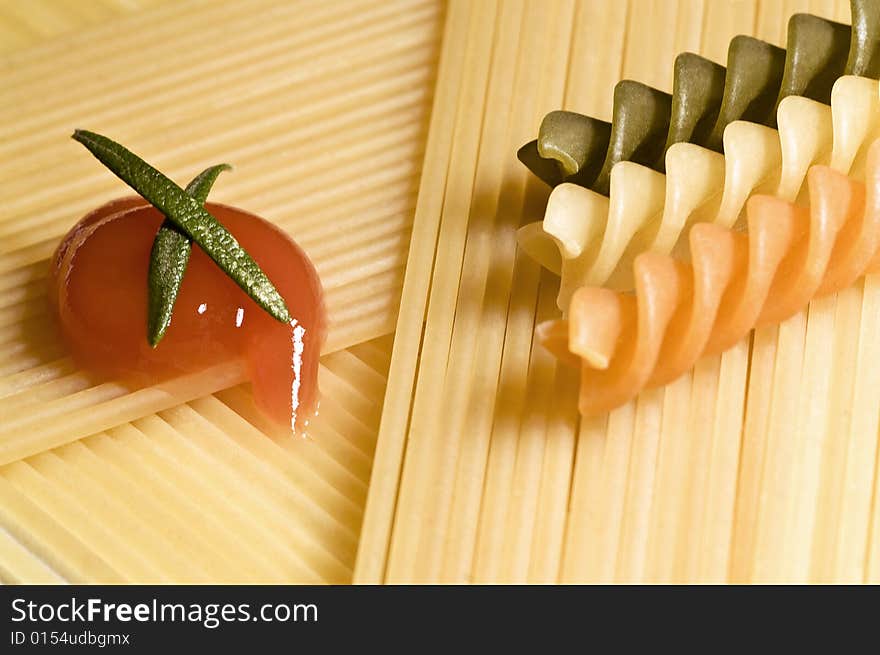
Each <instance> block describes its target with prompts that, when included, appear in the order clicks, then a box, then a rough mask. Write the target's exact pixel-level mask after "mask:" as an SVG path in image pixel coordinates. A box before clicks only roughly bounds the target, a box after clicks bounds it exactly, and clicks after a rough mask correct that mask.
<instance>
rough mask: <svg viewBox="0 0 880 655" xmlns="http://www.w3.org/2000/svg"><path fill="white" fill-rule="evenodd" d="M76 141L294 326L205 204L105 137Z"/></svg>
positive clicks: (83, 136)
mask: <svg viewBox="0 0 880 655" xmlns="http://www.w3.org/2000/svg"><path fill="white" fill-rule="evenodd" d="M73 139H74V140H76V141H79V142H80V143H81V144H83V145H84V146H85V147H86V148H87V149H88V150H89V152H91V153H92V154H93V155H94V156H95V157H96V158H97V159H98V160H99V161H100V162H102V163H103V164H104V165H105V166H107V168H109V169H110V170H111V171H112V172H113V173H114V174H115V175H116V176H117V177H118V178H119V179H121V180H122V181H123V182H125V183H126V184H128V185H129V186H130V187H131V188H132V189H134V190H135V191H137V192H138V193H139V194H140V195H141V196H143V197H144V198H145V199H146V200H147V201H148V202H150V203H151V204H152V205H153V206H154V207H156V209H158V210H159V211H161V212H162V213H163V214H164V215H165V216H166V217H167V218H168V219H169V220H170V221H171V222H172V223H174V225H175V226H176V227H177V228H179V229H180V231H181V232H183V233H184V234H186V235H187V236H188V237H190V238H191V239H192V240H193V241H195V242H196V243H197V244H198V245H199V247H200V248H201V249H202V250H204V251H205V253H206V254H207V255H208V256H209V257H210V258H211V259H213V260H214V261H215V262H216V263H217V265H218V266H219V267H220V268H221V269H222V270H223V271H224V272H225V273H226V274H227V275H228V276H229V277H230V278H232V279H233V280H234V281H235V283H236V284H238V286H240V287H241V288H242V289H243V290H244V291H245V293H247V294H248V295H249V296H250V297H251V298H253V300H254V302H256V303H257V304H258V305H259V306H260V307H262V308H263V309H265V310H266V311H267V312H268V313H269V314H270V315H272V317H273V318H275V319H277V320H279V321H281V322H283V323H289V322H290V320H291V319H290V312H289V311H288V309H287V305H286V304H285V302H284V299H283V298H282V297H281V294H279V293H278V290H277V289H276V288H275V286H274V285H273V284H272V282H271V281H270V280H269V278H268V277H266V274H265V273H264V272H263V270H262V269H261V268H260V267H259V265H257V263H256V262H255V261H254V260H253V258H252V257H251V256H250V255H249V254H248V253H247V252H246V251H245V250H244V248H242V247H241V245H240V244H239V243H238V241H236V239H235V237H234V236H232V234H230V233H229V231H228V230H227V229H226V228H224V227H223V226H222V225H221V224H220V223H219V222H218V221H217V219H216V218H214V217H213V216H211V214H209V213H208V211H207V210H206V209H205V208H204V207H203V206H202V203H201V202H199V201H198V200H196V199H195V198H192V197H190V196H189V195H188V194H187V193H186V191H184V190H183V189H181V188H180V187H179V186H177V185H176V184H175V183H174V182H173V181H171V180H170V179H169V178H168V177H166V176H165V175H163V174H162V173H161V172H159V171H158V170H156V169H155V168H153V167H152V166H150V165H149V164H148V163H146V162H145V161H143V160H142V159H141V158H140V157H138V156H137V155H135V154H134V153H133V152H131V151H129V150H127V149H126V148H124V147H123V146H121V145H119V144H118V143H115V142H114V141H111V140H110V139H108V138H107V137H105V136H101V135H100V134H95V133H94V132H88V131H85V130H76V131H75V132H74V133H73Z"/></svg>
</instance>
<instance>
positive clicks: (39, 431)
mask: <svg viewBox="0 0 880 655" xmlns="http://www.w3.org/2000/svg"><path fill="white" fill-rule="evenodd" d="M370 7H371V5H369V4H366V3H362V2H360V0H354V2H352V3H351V4H349V5H347V6H346V7H339V6H329V5H326V3H324V4H322V3H313V4H311V5H308V7H307V8H308V12H307V16H305V17H304V18H303V17H299V14H298V12H297V11H291V10H290V8H285V7H283V6H279V5H277V4H274V3H268V4H267V5H266V6H265V7H263V10H264V11H262V10H255V8H254V7H250V8H245V7H235V6H234V4H223V5H220V4H217V5H212V6H208V7H202V6H196V7H188V6H179V7H176V8H165V9H162V10H160V11H158V12H157V14H155V15H154V14H151V13H148V14H145V15H138V16H136V17H132V18H131V19H130V20H132V21H133V23H132V24H133V25H136V26H137V29H136V30H134V32H135V34H128V35H126V34H125V32H126V29H125V19H122V20H121V21H120V23H121V26H120V25H116V26H115V27H113V28H112V29H111V28H110V27H101V28H96V29H95V30H93V32H94V33H95V34H94V35H92V34H91V32H90V34H89V35H88V36H83V35H71V36H66V37H64V39H62V40H65V41H67V42H70V43H72V44H76V45H77V47H71V46H70V45H68V47H67V48H66V49H62V48H60V47H59V46H58V45H57V44H54V43H53V44H50V45H47V46H45V47H44V48H42V49H38V50H37V51H36V52H35V53H34V54H30V53H29V55H28V57H24V56H22V62H21V65H20V66H16V67H13V68H12V69H11V71H10V75H9V78H10V79H9V83H8V84H6V85H4V88H3V91H2V94H3V97H4V98H5V99H6V102H4V103H3V106H4V108H5V109H4V110H2V111H3V112H5V114H4V116H5V119H6V120H8V121H9V124H10V125H14V130H13V133H12V134H11V138H10V139H7V140H6V141H4V143H3V144H2V146H0V152H2V155H0V156H2V161H3V165H4V167H5V168H8V173H9V174H8V175H5V176H4V180H3V188H4V194H5V196H6V197H7V198H9V199H10V201H9V202H7V203H5V204H4V206H3V211H2V212H0V271H2V273H3V275H2V276H0V406H2V407H3V410H2V411H3V416H4V421H3V422H2V425H0V462H9V461H12V460H14V459H17V458H20V457H24V456H27V455H29V454H32V453H35V452H39V451H40V450H44V449H47V448H52V447H56V446H58V445H60V444H62V443H65V442H68V441H73V440H75V439H79V438H81V437H84V436H87V435H89V434H93V433H95V432H98V431H101V430H106V429H109V428H111V427H113V426H115V425H117V424H119V423H124V422H128V421H132V420H134V419H137V418H139V417H142V416H146V415H148V414H150V413H153V412H156V411H160V410H164V409H168V408H170V407H172V406H173V405H174V404H176V403H179V402H185V401H189V400H192V399H194V398H198V397H201V396H204V395H207V394H210V393H213V392H215V391H218V390H219V389H223V388H226V387H228V386H231V385H234V384H237V383H239V382H240V381H241V380H242V375H241V371H240V369H239V367H238V366H237V365H235V364H232V365H228V366H227V365H221V366H220V367H219V368H217V369H214V370H210V371H205V372H203V373H201V374H197V375H194V376H190V377H189V378H187V379H184V380H176V381H170V382H168V383H166V384H163V385H159V386H156V387H152V388H148V389H142V390H137V391H135V392H132V390H131V389H128V388H126V387H123V386H122V385H119V384H115V383H113V382H107V383H102V384H98V383H96V381H95V380H93V379H91V378H89V377H88V376H86V375H85V374H84V373H82V372H80V371H77V370H75V369H74V368H73V367H72V366H71V364H70V362H69V360H67V359H65V358H64V354H65V353H64V349H63V346H62V344H61V343H60V340H59V338H58V336H57V334H56V332H55V330H54V328H53V326H52V321H51V319H50V317H49V316H48V303H47V301H46V298H45V290H46V280H45V277H46V271H47V270H48V264H47V263H46V261H45V259H46V258H47V257H48V256H49V255H51V253H52V251H53V250H54V248H55V247H56V246H57V243H58V239H59V238H60V236H61V234H63V232H64V231H65V230H66V229H68V228H69V226H70V225H71V224H72V222H74V221H75V220H76V218H77V217H78V216H80V215H82V214H83V213H85V211H87V210H88V209H89V208H90V207H92V206H94V205H95V204H99V202H100V200H102V199H104V198H107V197H109V196H111V194H117V195H118V194H119V192H120V189H119V186H118V182H115V181H114V180H113V179H112V178H111V177H110V176H108V175H106V173H102V172H101V171H100V170H99V169H95V167H94V166H93V165H90V164H89V162H88V161H87V159H78V160H77V159H75V158H74V160H75V161H76V163H75V166H79V167H81V169H82V173H78V172H77V173H75V174H73V175H71V164H70V162H71V161H74V160H72V159H71V156H70V154H69V153H67V152H66V149H67V148H68V147H69V144H67V139H66V136H67V133H68V132H69V129H70V126H71V125H76V124H80V122H81V121H82V122H86V121H88V122H90V123H91V122H92V121H96V120H98V121H101V122H102V124H105V125H107V128H106V129H107V130H108V131H110V132H113V133H114V135H117V134H123V135H124V134H126V133H128V134H129V137H125V138H132V139H134V140H135V141H137V142H138V143H139V149H140V146H143V149H141V152H142V153H144V155H145V156H146V157H147V158H148V159H155V161H157V163H159V165H161V166H163V167H165V166H167V169H168V170H169V171H170V172H172V174H173V175H174V176H175V177H178V176H179V178H184V177H186V176H187V175H189V174H190V173H191V172H192V171H193V170H194V169H196V168H198V167H199V166H201V165H202V164H203V163H204V162H205V161H219V160H220V159H221V158H222V159H229V160H231V161H233V163H235V164H236V166H237V168H238V171H240V172H238V173H237V174H235V175H230V176H229V177H228V178H227V179H226V180H224V181H223V182H224V183H223V184H221V185H218V189H217V191H216V195H217V197H218V198H220V197H221V196H222V197H223V199H225V200H227V202H230V203H231V204H236V205H238V206H246V207H247V208H248V209H250V210H253V211H256V212H258V213H261V214H262V215H263V216H266V217H267V218H269V219H272V220H274V222H276V223H278V224H279V225H281V226H282V227H283V228H285V229H286V230H288V231H289V232H290V233H291V234H292V235H293V236H294V237H295V238H296V239H297V241H298V242H299V243H300V244H301V245H302V246H303V247H304V248H305V249H306V250H307V252H309V253H310V255H311V256H312V258H313V260H314V261H315V262H316V266H317V268H318V270H319V273H320V274H321V277H322V280H323V283H324V286H325V292H326V302H327V305H328V311H329V314H330V319H331V321H332V329H331V330H330V334H329V338H328V341H327V343H326V347H325V351H324V352H325V353H331V352H336V351H339V350H341V349H345V348H348V347H350V346H352V345H354V344H357V343H361V342H363V341H366V340H369V339H373V338H375V337H377V336H379V335H383V334H387V333H389V332H391V331H392V330H393V328H394V322H395V319H396V312H397V306H398V299H399V295H400V291H401V287H402V284H403V269H404V264H405V257H406V255H405V253H406V248H407V245H408V240H409V236H410V230H411V224H412V210H413V207H414V205H415V195H416V180H417V179H418V175H419V168H420V166H419V159H420V156H421V152H422V138H423V135H424V131H425V129H426V124H425V123H426V116H427V106H426V103H428V102H429V101H430V97H431V91H430V87H431V81H432V79H433V75H434V65H435V64H434V61H433V60H434V57H435V53H436V48H437V41H438V37H439V29H438V28H439V23H440V17H441V9H440V8H439V7H438V6H437V5H436V3H434V2H427V1H424V2H416V3H406V4H401V3H391V4H386V5H382V6H381V7H375V8H373V9H374V10H371V11H367V9H368V8H370ZM261 11H262V13H261ZM267 15H271V16H272V17H273V20H267ZM148 17H149V20H148V19H147V18H148ZM233 19H234V20H236V21H241V22H240V25H241V26H242V28H243V29H242V30H241V31H236V32H235V34H233V35H229V39H228V40H227V46H228V48H225V49H224V53H223V56H216V52H215V51H216V48H217V47H218V45H217V44H218V43H219V42H220V41H221V40H220V39H218V35H219V34H222V33H224V32H225V31H226V30H227V26H226V21H228V20H233ZM291 20H295V21H296V23H297V30H290V29H289V26H290V21H291ZM141 23H143V24H141ZM237 24H238V23H237ZM245 27H247V28H248V29H244V28H245ZM187 30H190V31H191V32H192V39H191V41H192V47H193V49H192V54H193V57H194V58H195V59H194V61H195V62H197V63H196V64H194V65H193V66H191V67H187V68H181V67H179V66H178V63H179V62H178V61H177V59H176V58H175V57H173V56H172V55H171V54H169V53H170V52H171V50H170V49H169V48H168V47H167V46H168V44H170V43H173V42H174V40H175V39H177V38H179V37H180V36H181V34H183V33H185V32H186V31H187ZM224 38H225V37H224ZM123 42H125V43H126V47H125V48H119V56H118V57H116V56H114V57H109V56H106V55H105V54H102V53H106V52H108V51H109V50H108V49H110V48H115V47H117V46H119V45H120V44H121V43H123ZM355 50H356V51H357V53H358V54H357V56H355V55H354V54H346V53H349V52H354V51H355ZM212 53H213V54H212ZM340 53H342V54H340ZM60 56H63V57H65V60H66V61H67V62H68V63H69V64H70V65H69V66H58V57H60ZM292 57H297V58H301V59H298V60H297V66H295V67H293V68H291V66H290V62H291V58H292ZM13 58H14V55H13ZM138 61H141V62H150V66H151V67H152V68H151V70H153V71H154V72H156V75H152V76H150V75H143V74H141V72H139V70H140V69H138V64H137V62H138ZM80 64H81V65H80ZM92 64H94V65H92ZM256 71H259V75H256V74H255V72H256ZM331 73H332V74H331ZM218 74H222V76H223V80H224V82H225V84H226V85H227V87H228V88H229V89H234V90H235V93H232V94H229V95H227V91H226V90H224V89H223V88H222V85H219V84H217V77H216V76H217V75H218ZM135 80H137V83H136V84H134V83H132V84H126V83H125V82H126V81H129V82H134V81H135ZM169 80H180V81H181V82H184V81H187V80H189V81H192V83H189V82H187V83H180V84H172V85H171V86H169V87H168V89H167V90H166V91H164V92H163V93H155V94H153V93H151V92H150V91H151V90H153V89H159V88H164V86H163V85H167V84H169ZM294 96H295V97H296V103H293V102H291V98H292V97H294ZM108 98H112V99H113V100H114V101H113V102H110V101H109V100H108ZM169 103H170V104H169ZM13 106H15V107H18V108H19V111H18V112H10V111H9V109H10V108H11V107H13ZM160 106H161V107H166V106H170V107H172V108H173V111H172V110H168V111H161V112H158V113H154V112H153V111H152V109H151V108H156V107H160ZM291 107H296V110H295V111H292V110H291ZM25 108H26V109H25ZM133 108H134V109H133ZM194 112H197V113H198V116H199V121H198V123H197V125H198V127H197V128H196V129H194V127H193V125H194V124H193V121H191V120H189V119H187V118H186V117H187V116H189V115H192V114H194ZM13 113H15V114H16V116H17V117H16V118H15V119H14V120H13V118H12V115H13ZM147 113H149V115H150V116H153V117H155V118H156V119H157V120H158V121H160V123H153V124H152V125H151V127H150V129H149V130H147V129H144V126H145V125H147V124H148V123H149V121H145V120H144V116H146V115H147ZM231 117H234V118H231ZM105 121H106V123H105ZM157 127H161V129H156V130H155V131H154V130H153V128H157ZM133 135H136V136H133ZM133 142H134V141H133ZM181 144H185V145H181ZM291 153H296V160H294V161H293V163H292V164H291ZM47 161H48V162H49V163H48V164H47V163H46V162H47ZM365 161H369V162H371V165H370V167H369V169H368V170H365V168H364V162H365ZM65 162H67V163H65ZM71 180H73V181H71ZM41 403H42V404H41Z"/></svg>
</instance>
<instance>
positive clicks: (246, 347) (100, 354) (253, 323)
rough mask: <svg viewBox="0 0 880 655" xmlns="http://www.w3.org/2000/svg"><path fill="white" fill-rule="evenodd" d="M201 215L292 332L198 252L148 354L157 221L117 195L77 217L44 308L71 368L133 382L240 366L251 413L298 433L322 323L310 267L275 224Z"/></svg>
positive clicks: (310, 408)
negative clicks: (273, 299)
mask: <svg viewBox="0 0 880 655" xmlns="http://www.w3.org/2000/svg"><path fill="white" fill-rule="evenodd" d="M206 208H207V209H208V211H209V212H210V213H211V214H212V215H213V216H214V217H215V218H216V219H217V220H218V221H220V222H221V223H222V224H223V225H224V226H225V227H226V229H228V230H229V231H230V232H231V233H232V234H233V235H234V236H235V238H236V239H237V240H238V241H239V243H240V244H241V245H242V246H243V247H244V248H245V250H247V251H248V252H249V253H250V255H251V256H252V257H253V258H254V260H256V262H257V263H258V264H259V265H260V267H261V268H262V269H263V271H264V272H265V273H266V275H267V276H268V277H269V279H270V280H272V282H273V284H274V285H275V286H276V288H277V289H278V291H279V292H280V293H281V295H282V296H283V297H284V299H285V301H286V303H287V306H288V308H289V310H290V313H291V316H292V317H293V319H294V320H293V321H292V322H291V324H290V325H287V324H283V323H280V322H278V321H276V320H275V319H273V318H272V317H271V316H269V314H267V313H266V312H265V311H264V310H263V309H261V308H260V307H259V306H258V305H257V304H256V303H254V301H253V300H251V299H250V297H248V296H247V294H246V293H245V292H244V291H242V290H241V289H240V288H239V287H238V286H237V285H236V284H235V283H234V282H233V281H232V280H231V279H230V278H229V277H228V276H227V275H226V274H225V273H224V272H223V271H222V270H220V269H219V268H218V267H217V265H216V264H215V263H214V262H213V261H211V259H210V258H209V257H208V256H207V255H206V254H205V253H204V252H203V251H202V250H201V249H200V248H199V247H198V246H196V245H194V246H193V249H192V254H191V256H190V260H189V265H188V267H187V271H186V275H185V276H184V279H183V282H182V284H181V286H180V292H179V294H178V297H177V301H176V303H175V305H174V313H173V316H172V319H171V325H170V327H169V328H168V331H167V332H166V333H165V337H164V338H163V339H162V341H161V342H160V343H159V344H158V346H156V347H155V348H152V347H150V345H149V343H148V342H147V334H146V329H147V327H146V326H147V293H148V291H147V289H148V286H147V273H148V269H149V262H150V251H151V249H152V244H153V239H154V238H155V236H156V232H157V231H158V229H159V226H160V225H161V224H162V221H163V216H162V214H161V213H160V212H159V211H158V210H156V209H155V208H154V207H152V206H151V205H149V204H147V203H146V202H145V201H144V200H143V199H141V198H123V199H120V200H114V201H112V202H109V203H107V204H105V205H102V206H101V207H99V208H97V209H96V210H94V211H92V212H90V213H89V214H87V215H86V216H84V217H83V218H82V219H81V220H80V221H79V222H78V223H77V224H76V225H75V226H74V227H73V228H72V229H71V230H70V231H69V232H68V234H67V235H66V236H65V237H64V239H62V241H61V244H60V245H59V246H58V249H57V250H56V252H55V255H54V256H53V258H52V263H51V270H50V289H49V299H50V302H51V303H52V306H53V308H54V311H55V313H56V315H57V317H58V321H59V325H60V327H61V333H62V335H63V338H64V341H65V343H66V345H67V347H68V348H69V350H70V353H71V355H72V357H73V358H74V360H75V361H76V362H77V364H78V365H80V366H82V367H83V368H86V369H88V370H90V371H92V372H94V373H97V374H98V375H100V376H103V377H107V378H113V379H121V380H123V381H127V382H130V383H133V384H136V385H146V384H153V383H156V382H160V381H162V380H165V379H168V378H171V377H174V376H177V375H181V374H186V373H194V372H197V371H199V370H202V369H204V368H207V367H208V366H211V365H214V364H218V363H222V362H225V361H229V360H233V359H237V358H242V359H243V360H244V363H245V368H246V371H247V373H248V376H249V378H250V380H251V383H252V386H253V390H254V399H255V401H256V403H257V405H258V406H259V407H260V408H261V409H262V410H263V412H264V413H266V414H267V415H268V416H269V417H270V418H272V419H273V420H274V421H276V422H278V423H279V424H282V425H286V426H290V427H292V428H294V429H295V430H297V431H303V430H304V427H305V426H306V425H307V424H308V420H309V419H310V418H311V416H312V415H314V413H315V410H316V408H317V403H318V390H317V375H318V359H319V355H320V350H321V346H322V345H323V341H324V336H325V332H326V324H327V321H326V312H325V308H324V302H323V292H322V289H321V283H320V280H319V278H318V275H317V273H316V272H315V268H314V266H313V265H312V262H311V261H310V260H309V258H308V256H307V255H306V254H305V252H304V251H303V250H302V249H301V248H300V247H299V246H298V245H297V244H296V242H294V241H293V240H292V239H291V238H290V237H288V236H287V235H286V234H285V233H284V232H283V231H281V230H280V229H279V228H277V227H275V226H274V225H272V224H271V223H269V222H267V221H265V220H263V219H261V218H259V217H257V216H254V215H253V214H250V213H248V212H245V211H243V210H240V209H236V208H234V207H229V206H226V205H220V204H216V203H207V204H206Z"/></svg>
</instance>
